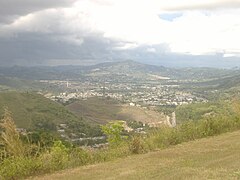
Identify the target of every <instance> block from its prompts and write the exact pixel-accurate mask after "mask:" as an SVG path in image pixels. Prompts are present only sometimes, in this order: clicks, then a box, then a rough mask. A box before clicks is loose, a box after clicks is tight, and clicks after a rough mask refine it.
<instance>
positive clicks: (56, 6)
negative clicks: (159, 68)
mask: <svg viewBox="0 0 240 180" xmlns="http://www.w3.org/2000/svg"><path fill="white" fill-rule="evenodd" d="M129 59H131V60H135V61H139V62H144V63H148V64H157V65H164V66H176V67H182V66H197V67H200V66H201V67H202V66H209V67H235V66H239V67H240V0H201V1H199V0H167V1H166V0H151V1H149V0H34V1H33V0H0V65H1V66H11V65H22V66H35V65H51V66H52V65H78V64H92V63H101V62H106V61H121V60H129Z"/></svg>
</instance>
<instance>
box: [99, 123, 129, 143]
mask: <svg viewBox="0 0 240 180" xmlns="http://www.w3.org/2000/svg"><path fill="white" fill-rule="evenodd" d="M124 123H125V122H124V121H114V122H109V123H107V124H106V125H103V126H101V128H102V132H103V133H104V134H105V135H106V136H107V141H108V143H109V145H111V146H114V145H118V144H120V143H121V142H122V141H123V139H126V136H122V135H121V134H122V132H123V131H124Z"/></svg>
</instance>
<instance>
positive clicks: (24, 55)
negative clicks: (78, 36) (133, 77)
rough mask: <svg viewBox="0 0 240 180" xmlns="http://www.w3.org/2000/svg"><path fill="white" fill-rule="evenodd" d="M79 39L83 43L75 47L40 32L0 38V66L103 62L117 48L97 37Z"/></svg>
mask: <svg viewBox="0 0 240 180" xmlns="http://www.w3.org/2000/svg"><path fill="white" fill-rule="evenodd" d="M52 37H54V36H52ZM82 39H83V42H82V44H81V45H79V44H74V43H66V42H65V41H62V40H61V39H58V38H51V36H49V34H41V33H21V34H18V36H14V37H11V38H7V39H6V38H0V65H4V66H5V65H14V64H17V65H23V66H25V65H44V64H45V65H48V61H49V62H53V60H56V59H57V61H56V62H55V65H57V64H56V63H59V64H61V63H62V62H61V60H62V61H64V64H66V62H65V61H66V60H71V61H69V62H70V64H71V63H73V62H74V60H76V61H81V60H95V61H104V60H107V59H109V57H111V54H112V50H111V49H112V47H114V46H116V45H117V42H115V41H112V40H108V39H105V38H103V37H101V36H100V35H99V36H96V35H92V36H86V37H82ZM77 63H79V62H76V64H77ZM73 64H74V63H73Z"/></svg>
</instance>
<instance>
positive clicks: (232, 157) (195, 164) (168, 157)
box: [34, 131, 240, 180]
mask: <svg viewBox="0 0 240 180" xmlns="http://www.w3.org/2000/svg"><path fill="white" fill-rule="evenodd" d="M239 139H240V131H236V132H233V133H226V134H223V135H220V136H215V137H211V138H205V139H201V140H197V141H194V142H188V143H183V144H179V145H177V146H173V147H170V148H167V149H164V150H160V151H156V152H151V153H148V154H144V155H135V156H130V157H127V158H124V159H117V160H114V161H111V162H107V163H101V164H97V165H89V166H84V167H80V168H76V169H72V170H66V171H62V172H60V173H55V174H52V175H45V176H43V177H38V178H34V179H36V180H41V179H44V180H50V179H58V180H65V179H67V180H77V179H99V180H100V179H102V180H103V179H104V180H105V179H132V180H134V179H136V180H137V179H182V180H185V179H239V178H240V169H239V167H240V161H239V159H240V153H239V149H240V141H239Z"/></svg>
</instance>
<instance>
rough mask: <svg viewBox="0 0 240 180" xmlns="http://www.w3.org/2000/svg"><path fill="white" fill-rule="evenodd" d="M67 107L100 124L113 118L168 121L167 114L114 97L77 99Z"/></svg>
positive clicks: (156, 121)
mask: <svg viewBox="0 0 240 180" xmlns="http://www.w3.org/2000/svg"><path fill="white" fill-rule="evenodd" d="M66 107H67V109H68V110H69V111H71V112H73V113H74V114H76V115H77V116H79V117H83V118H84V119H87V120H89V121H90V122H94V123H99V124H106V123H107V122H109V121H113V120H125V121H140V122H143V123H158V122H162V121H166V116H164V115H163V114H162V113H159V112H156V111H154V110H148V109H143V108H141V107H135V106H127V105H123V104H121V103H119V102H117V101H115V100H112V99H110V100H107V99H101V98H89V99H87V100H79V101H76V102H74V103H72V104H70V105H67V106H66Z"/></svg>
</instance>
